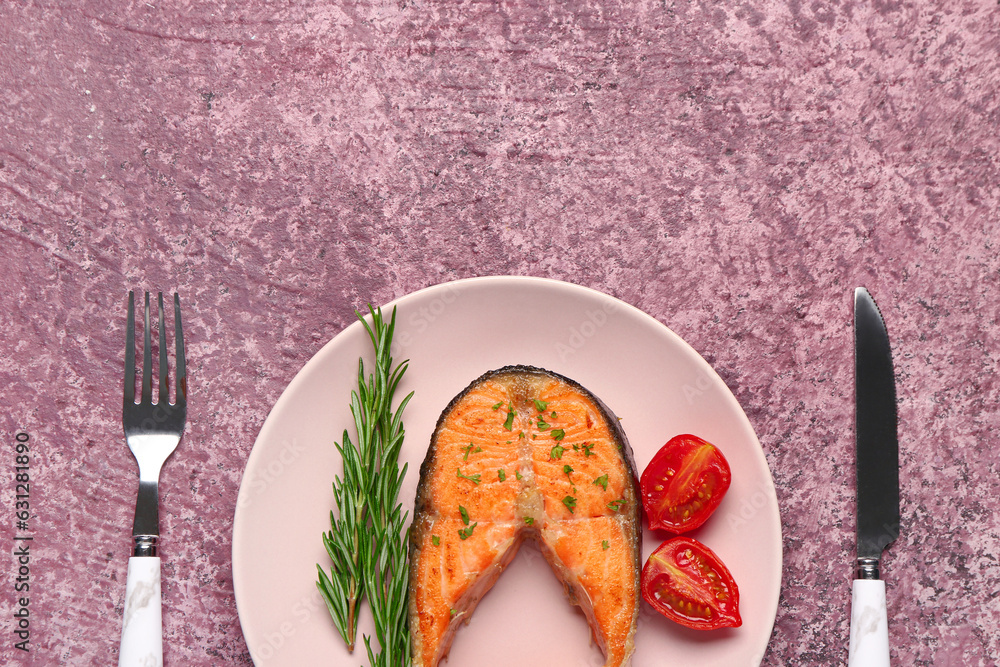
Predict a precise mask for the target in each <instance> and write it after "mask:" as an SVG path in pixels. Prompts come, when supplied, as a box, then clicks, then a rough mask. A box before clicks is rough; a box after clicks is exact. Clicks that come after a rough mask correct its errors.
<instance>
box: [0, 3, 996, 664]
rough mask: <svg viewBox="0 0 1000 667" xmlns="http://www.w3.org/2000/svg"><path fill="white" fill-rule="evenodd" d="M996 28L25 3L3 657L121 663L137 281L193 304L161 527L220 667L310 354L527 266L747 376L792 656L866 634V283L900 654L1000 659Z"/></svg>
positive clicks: (10, 217)
mask: <svg viewBox="0 0 1000 667" xmlns="http://www.w3.org/2000/svg"><path fill="white" fill-rule="evenodd" d="M998 24H1000V20H998V7H997V4H996V2H994V1H992V0H990V1H985V0H984V1H982V2H973V1H965V2H961V1H960V2H951V1H949V2H945V1H943V0H942V1H939V2H893V1H888V0H885V1H876V2H861V1H852V0H844V1H841V2H832V3H826V2H823V3H820V2H816V3H802V2H798V1H796V0H792V1H789V2H775V1H773V0H763V1H761V2H731V3H718V2H680V1H678V2H670V1H668V2H651V1H645V2H643V1H638V2H612V1H607V2H605V1H601V0H589V1H587V2H569V3H556V2H537V1H534V2H522V1H515V2H456V1H442V0H417V1H415V2H414V1H405V0H404V1H401V2H381V3H380V2H374V3H373V2H344V3H332V2H331V3H328V2H310V1H308V0H307V1H306V2H289V1H287V0H284V1H282V0H278V1H272V2H263V1H261V0H247V1H246V2H239V3H233V2H224V1H222V0H206V1H205V2H192V1H188V2H183V1H181V2H176V3H172V2H171V3H166V2H126V3H106V2H99V1H96V0H83V1H82V2H78V3H68V4H66V3H44V4H43V3H37V2H30V1H28V2H5V3H3V4H2V5H0V89H2V96H0V235H2V244H0V258H2V260H3V265H4V267H5V269H6V270H5V271H3V273H2V274H0V355H2V356H0V387H2V392H3V393H2V396H3V399H2V400H3V411H2V414H0V421H2V424H3V428H2V431H0V433H2V438H3V440H4V450H3V451H4V452H6V453H5V454H4V456H3V457H0V458H2V461H3V465H4V466H5V468H4V474H3V476H2V477H3V479H5V480H7V481H5V482H4V483H3V485H2V489H0V498H2V508H3V509H2V512H0V517H2V519H0V525H2V526H3V533H2V534H3V552H4V553H5V554H7V555H5V556H0V571H2V572H3V575H4V576H3V578H2V582H3V583H2V584H0V586H2V594H0V618H2V619H4V620H3V621H2V622H0V626H2V629H3V632H2V633H0V637H3V643H2V645H0V662H2V663H4V664H32V665H55V664H60V665H91V664H93V665H106V664H111V663H113V662H114V661H115V660H116V656H117V651H118V648H117V646H118V634H119V632H120V621H121V614H122V601H123V596H124V588H125V585H124V575H125V568H126V560H127V557H128V553H129V541H130V540H129V532H130V526H131V512H132V504H133V502H134V493H135V484H136V480H135V476H134V475H135V473H134V470H135V467H134V463H133V461H132V458H131V455H130V454H129V452H128V450H127V449H126V447H125V444H124V441H123V438H122V434H121V424H120V405H121V403H120V401H121V374H122V355H123V339H124V324H125V322H124V307H125V293H126V291H127V290H128V289H129V288H134V289H139V290H142V289H153V290H158V289H162V290H164V291H173V290H179V291H180V293H181V295H182V299H183V304H184V312H185V316H186V321H185V328H186V334H187V339H188V353H189V362H190V367H189V368H190V382H191V396H192V397H191V406H190V411H189V423H188V429H187V432H186V433H185V436H184V441H183V443H182V446H181V449H180V450H179V451H178V453H177V454H176V455H175V457H174V458H173V459H171V461H170V462H169V463H168V464H167V467H166V469H165V470H164V475H163V478H162V484H161V492H162V508H161V516H162V528H163V532H164V535H165V538H164V546H163V552H162V553H163V557H164V578H165V583H164V595H165V600H164V605H165V610H166V611H165V643H166V663H167V664H168V665H175V666H177V665H191V666H194V665H218V664H249V654H248V652H247V647H246V644H245V642H244V639H243V636H242V634H241V631H240V626H239V621H238V618H237V614H236V608H235V604H234V601H233V591H232V570H231V556H230V535H231V529H232V516H233V511H234V508H235V499H236V493H237V489H238V486H239V483H240V476H241V473H242V470H243V466H244V464H245V461H246V459H247V455H248V454H249V451H250V448H251V446H252V444H253V441H254V438H255V436H256V434H257V432H258V430H259V428H260V426H261V424H262V422H263V420H264V418H265V417H266V416H267V414H268V411H269V410H270V408H271V406H272V404H273V403H274V401H275V400H276V399H277V397H278V395H279V394H280V392H281V391H282V389H283V388H284V387H285V386H286V384H287V383H288V382H289V381H290V380H291V378H292V377H293V376H294V374H295V373H296V372H297V371H298V370H299V369H300V368H301V367H302V365H303V364H304V363H305V362H306V361H307V360H308V359H309V358H310V356H311V355H313V354H314V353H315V352H316V351H317V350H318V349H319V348H320V347H321V346H322V345H323V344H324V343H325V342H326V341H327V340H329V339H330V338H331V337H333V336H334V335H335V334H337V332H339V331H340V330H341V329H342V328H343V327H344V326H346V325H347V324H349V323H350V322H351V321H352V318H353V310H354V309H355V308H358V307H360V306H362V305H363V304H364V303H365V302H366V301H372V302H374V303H385V302H387V301H389V300H391V299H393V298H395V297H397V296H400V295H402V294H405V293H408V292H410V291H413V290H415V289H418V288H421V287H425V286H428V285H432V284H435V283H439V282H443V281H446V280H450V279H454V278H461V277H468V276H478V275H490V274H520V275H536V276H546V277H552V278H559V279H564V280H568V281H571V282H575V283H579V284H582V285H586V286H589V287H593V288H596V289H599V290H602V291H605V292H607V293H609V294H612V295H614V296H616V297H619V298H621V299H623V300H624V301H626V302H628V303H631V304H633V305H635V306H637V307H639V308H641V309H643V310H645V311H647V312H649V313H650V314H652V315H653V316H655V317H657V318H658V319H659V320H661V321H662V322H664V323H666V324H667V325H668V326H670V327H671V328H672V329H673V330H674V331H676V332H677V333H678V334H680V335H681V336H682V337H683V338H685V339H686V340H687V341H688V342H689V343H691V344H692V345H693V346H694V348H695V349H697V350H698V351H699V352H700V353H701V354H703V355H704V356H705V358H706V359H708V361H709V362H710V363H711V364H712V365H713V366H714V367H715V368H716V369H717V370H718V372H719V373H720V374H721V376H722V377H723V379H724V380H725V381H726V382H727V384H728V385H729V387H730V388H731V389H732V391H733V393H734V394H735V395H736V397H737V398H738V399H739V401H740V402H741V403H742V405H743V406H744V409H745V410H746V412H747V414H748V415H749V417H750V420H751V422H752V424H753V426H754V428H755V429H756V431H757V433H758V435H759V437H760V440H761V443H762V446H763V447H764V449H765V452H766V455H767V458H768V461H769V463H770V465H771V468H772V471H773V474H774V478H775V482H776V485H777V492H778V499H779V503H780V506H781V510H782V515H783V528H784V543H785V570H784V571H785V580H784V586H783V591H782V596H781V603H780V608H779V610H778V617H777V621H776V625H775V629H774V633H773V637H772V640H771V644H770V648H769V652H768V653H767V655H766V656H765V658H764V662H763V664H765V665H769V666H776V665H831V664H844V663H845V662H846V651H847V649H846V647H847V634H848V600H849V596H850V576H851V561H852V556H853V528H854V518H853V478H852V475H853V465H852V461H853V457H852V448H853V405H852V400H853V372H852V351H851V346H850V342H851V329H850V326H851V311H850V304H851V299H850V294H851V290H852V288H853V287H854V286H855V285H859V284H863V285H866V286H868V287H869V288H870V289H871V291H872V293H873V294H874V295H875V297H876V299H877V300H878V301H879V303H880V305H881V306H882V311H883V313H884V315H885V318H886V320H887V324H888V327H889V331H890V334H891V335H892V339H893V343H894V348H895V360H896V369H897V376H898V381H899V388H898V394H899V396H898V399H899V420H900V424H899V431H900V440H901V463H902V473H901V477H902V480H903V489H902V511H903V520H902V536H901V538H900V539H899V541H898V542H897V543H896V544H895V545H894V546H893V547H892V548H891V549H890V551H889V552H888V556H887V558H886V562H885V568H884V569H885V574H886V578H887V580H888V591H889V592H888V595H889V608H890V637H891V642H892V645H893V655H894V657H895V659H896V660H897V662H898V664H901V665H934V666H935V667H942V666H946V665H992V664H994V663H995V656H997V655H998V654H1000V629H998V628H1000V597H998V596H997V594H996V592H997V590H1000V561H998V558H1000V526H998V522H997V520H996V518H995V515H996V513H997V511H998V510H1000V476H998V475H1000V462H998V458H997V454H996V438H997V428H998V425H1000V417H998V415H997V407H996V406H997V405H998V403H1000V386H998V381H997V374H996V373H997V364H998V357H1000V344H998V342H997V334H998V326H997V318H998V314H1000V292H998V286H1000V259H998V250H1000V248H998V243H1000V237H998V232H997V223H998V214H997V210H998V207H1000V185H998V183H1000V167H998V163H997V155H998V149H1000V142H998V140H997V134H998V132H1000V102H998V100H1000V66H998V63H1000V61H998V56H997V54H998V52H1000V37H998V34H1000V31H998ZM18 431H24V432H27V433H28V434H30V437H31V443H32V447H33V449H32V451H33V458H32V460H31V477H32V483H33V486H32V487H31V502H32V512H33V517H32V519H31V523H30V526H31V532H32V534H33V535H34V538H35V539H34V542H33V544H32V547H31V548H32V556H33V560H32V563H31V577H32V580H31V586H32V588H31V603H30V604H31V612H32V617H31V618H32V626H31V629H32V635H31V648H32V650H31V652H30V653H28V654H24V653H23V652H21V651H18V650H15V649H14V648H13V642H14V637H13V634H12V630H13V622H12V616H11V613H12V609H13V604H14V597H15V595H14V592H13V576H14V572H15V566H14V560H13V557H12V556H11V555H10V554H11V552H12V550H13V542H12V539H11V538H12V534H13V532H14V530H13V527H14V507H13V500H14V499H13V495H14V484H13V481H12V478H13V466H14V461H13V445H12V443H13V438H14V434H15V433H16V432H18Z"/></svg>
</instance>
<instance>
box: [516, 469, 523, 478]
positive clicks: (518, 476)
mask: <svg viewBox="0 0 1000 667" xmlns="http://www.w3.org/2000/svg"><path fill="white" fill-rule="evenodd" d="M514 476H515V477H517V478H518V479H524V477H522V476H521V471H520V470H518V471H516V472H515V473H514Z"/></svg>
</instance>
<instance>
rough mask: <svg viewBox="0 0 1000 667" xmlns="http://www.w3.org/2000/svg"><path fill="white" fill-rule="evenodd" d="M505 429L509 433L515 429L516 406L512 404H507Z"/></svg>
mask: <svg viewBox="0 0 1000 667" xmlns="http://www.w3.org/2000/svg"><path fill="white" fill-rule="evenodd" d="M503 427H504V428H505V429H507V430H508V431H511V430H513V429H514V406H513V404H511V403H508V404H507V419H506V420H504V423H503Z"/></svg>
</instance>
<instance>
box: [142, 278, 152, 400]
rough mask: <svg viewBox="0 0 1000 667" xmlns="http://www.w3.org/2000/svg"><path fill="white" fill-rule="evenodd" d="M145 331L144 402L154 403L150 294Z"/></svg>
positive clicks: (143, 361)
mask: <svg viewBox="0 0 1000 667" xmlns="http://www.w3.org/2000/svg"><path fill="white" fill-rule="evenodd" d="M144 322H145V324H144V330H143V337H142V343H143V349H142V402H143V403H152V402H153V349H152V348H153V346H152V343H151V342H150V333H149V292H146V314H145V319H144Z"/></svg>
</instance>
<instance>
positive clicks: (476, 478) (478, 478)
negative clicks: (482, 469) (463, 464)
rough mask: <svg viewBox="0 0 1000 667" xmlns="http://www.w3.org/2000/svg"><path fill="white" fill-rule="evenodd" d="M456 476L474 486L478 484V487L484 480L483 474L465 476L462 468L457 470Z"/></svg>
mask: <svg viewBox="0 0 1000 667" xmlns="http://www.w3.org/2000/svg"><path fill="white" fill-rule="evenodd" d="M455 476H456V477H461V478H462V479H467V480H469V481H470V482H472V483H473V484H477V485H478V484H479V482H480V481H481V480H482V478H483V476H482V474H481V473H478V472H477V473H476V474H475V475H463V474H462V469H461V468H455Z"/></svg>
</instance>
